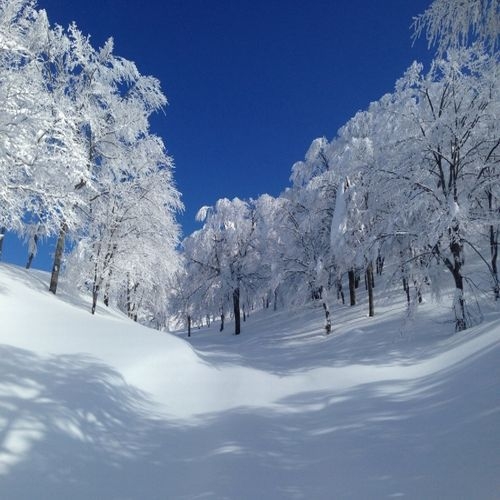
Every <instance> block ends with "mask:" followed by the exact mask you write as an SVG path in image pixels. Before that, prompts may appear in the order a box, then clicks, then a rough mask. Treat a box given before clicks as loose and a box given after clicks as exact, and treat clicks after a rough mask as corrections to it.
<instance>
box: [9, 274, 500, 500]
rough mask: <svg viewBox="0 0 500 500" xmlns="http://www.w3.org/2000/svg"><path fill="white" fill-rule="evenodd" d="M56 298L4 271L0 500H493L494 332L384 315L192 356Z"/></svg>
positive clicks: (497, 345) (119, 319)
mask: <svg viewBox="0 0 500 500" xmlns="http://www.w3.org/2000/svg"><path fill="white" fill-rule="evenodd" d="M47 282H48V277H47V275H46V274H45V273H42V272H38V271H25V270H23V269H20V268H17V267H13V266H6V265H0V314H1V316H0V317H1V331H0V350H1V354H0V498H2V499H5V500H21V499H23V500H24V499H26V500H28V499H30V500H31V499H47V500H48V499H50V500H66V499H68V498H71V499H72V500H84V499H85V500H88V499H103V500H104V499H106V500H108V499H116V500H125V499H133V500H136V499H137V500H138V499H214V500H222V499H238V500H239V499H248V500H250V499H256V498H262V499H273V500H274V499H332V498H335V499H337V498H354V499H377V498H399V497H401V498H407V499H422V498H439V499H472V498H480V499H495V498H498V492H499V491H500V451H499V450H500V362H499V361H500V319H498V315H492V316H491V317H490V316H487V317H486V319H485V321H484V322H483V323H482V324H481V325H479V326H477V327H474V328H472V329H470V330H467V331H466V332H463V333H460V334H452V333H451V331H452V329H453V327H452V325H451V324H450V323H447V322H444V321H442V318H443V309H444V305H441V306H439V305H434V304H430V303H429V304H425V305H424V306H423V309H422V311H421V312H420V314H419V315H418V316H417V318H416V320H415V321H414V322H412V323H408V322H405V319H404V318H405V313H404V304H403V303H401V304H400V305H399V306H398V307H396V308H394V306H392V307H391V308H389V306H388V305H385V303H384V301H383V300H382V301H380V302H379V303H378V304H377V316H376V317H375V318H367V317H365V316H364V313H363V312H362V311H360V310H359V309H358V308H356V309H351V308H348V307H342V306H338V305H337V306H336V307H335V308H334V312H333V315H334V329H333V333H332V334H331V335H330V336H325V334H324V332H323V329H322V314H321V311H320V310H319V309H316V308H313V307H310V308H304V309H302V310H300V311H296V312H293V313H291V312H283V311H281V312H277V313H273V312H268V311H261V312H257V313H255V314H252V315H251V317H250V318H249V320H248V321H247V322H246V323H245V324H244V326H243V332H242V334H241V335H240V336H239V337H235V336H234V335H231V334H230V333H231V332H230V325H229V327H228V329H227V331H225V332H223V333H220V332H219V331H218V325H217V324H213V325H212V327H211V328H210V329H207V328H204V329H200V330H197V329H195V330H194V332H193V336H192V337H191V338H190V339H189V343H188V342H187V340H188V339H187V338H186V336H185V333H183V332H178V333H176V334H168V333H159V332H156V331H152V330H148V329H146V328H144V327H141V326H139V325H136V324H134V323H132V322H130V321H129V320H128V319H127V318H126V317H124V316H123V315H122V314H121V313H119V312H116V311H113V310H108V309H106V308H103V307H99V308H98V310H97V314H96V315H95V316H94V317H93V316H91V315H90V313H89V312H88V311H89V307H90V306H89V301H88V299H87V298H85V297H80V296H75V295H72V294H69V293H65V292H64V288H63V290H62V291H61V294H60V295H58V296H53V295H52V294H50V293H48V292H47V291H46V288H47V287H46V283H47ZM402 324H405V326H404V328H402V327H401V325H402Z"/></svg>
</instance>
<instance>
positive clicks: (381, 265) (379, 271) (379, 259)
mask: <svg viewBox="0 0 500 500" xmlns="http://www.w3.org/2000/svg"><path fill="white" fill-rule="evenodd" d="M384 261H385V259H384V258H383V257H382V256H381V255H380V254H378V256H377V274H378V275H379V276H380V275H381V274H382V271H383V270H384Z"/></svg>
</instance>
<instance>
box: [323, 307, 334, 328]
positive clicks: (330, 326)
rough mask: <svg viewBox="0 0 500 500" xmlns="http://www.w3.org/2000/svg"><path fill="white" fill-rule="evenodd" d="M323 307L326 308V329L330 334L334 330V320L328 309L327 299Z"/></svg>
mask: <svg viewBox="0 0 500 500" xmlns="http://www.w3.org/2000/svg"><path fill="white" fill-rule="evenodd" d="M323 309H324V310H325V331H326V334H327V335H328V334H329V333H330V332H331V331H332V320H331V318H330V310H329V309H328V305H327V304H326V301H325V302H323Z"/></svg>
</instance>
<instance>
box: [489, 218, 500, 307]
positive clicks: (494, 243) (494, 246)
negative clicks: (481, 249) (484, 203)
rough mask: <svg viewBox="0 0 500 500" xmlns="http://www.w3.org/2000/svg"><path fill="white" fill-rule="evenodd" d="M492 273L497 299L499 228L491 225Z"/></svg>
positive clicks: (499, 292) (499, 294)
mask: <svg viewBox="0 0 500 500" xmlns="http://www.w3.org/2000/svg"><path fill="white" fill-rule="evenodd" d="M490 253H491V274H492V275H493V293H494V294H495V300H499V299H500V282H499V280H498V264H497V261H498V229H497V230H495V228H494V227H493V226H490Z"/></svg>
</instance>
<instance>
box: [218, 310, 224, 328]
mask: <svg viewBox="0 0 500 500" xmlns="http://www.w3.org/2000/svg"><path fill="white" fill-rule="evenodd" d="M222 330H224V313H223V312H222V313H221V314H220V328H219V331H220V332H222Z"/></svg>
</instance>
